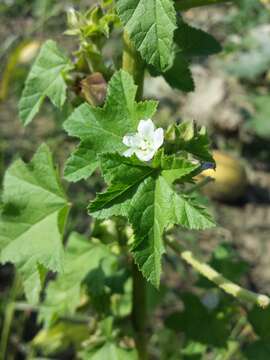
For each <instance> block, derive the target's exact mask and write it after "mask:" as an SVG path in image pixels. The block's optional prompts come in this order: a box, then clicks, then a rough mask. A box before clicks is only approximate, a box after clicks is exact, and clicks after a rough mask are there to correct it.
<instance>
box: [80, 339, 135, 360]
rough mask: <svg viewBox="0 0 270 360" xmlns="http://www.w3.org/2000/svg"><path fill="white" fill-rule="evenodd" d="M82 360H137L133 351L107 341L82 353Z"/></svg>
mask: <svg viewBox="0 0 270 360" xmlns="http://www.w3.org/2000/svg"><path fill="white" fill-rule="evenodd" d="M81 359H82V360H107V359H111V360H137V359H138V357H137V354H136V352H135V351H134V350H128V349H124V348H121V347H120V346H118V345H117V344H116V343H114V342H111V341H108V342H106V343H105V344H103V345H102V346H98V347H96V348H95V349H91V350H89V351H84V352H82V354H81Z"/></svg>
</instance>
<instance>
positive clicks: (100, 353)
mask: <svg viewBox="0 0 270 360" xmlns="http://www.w3.org/2000/svg"><path fill="white" fill-rule="evenodd" d="M91 340H92V341H91ZM90 342H91V344H90V345H89V346H86V348H85V349H84V350H83V351H82V352H81V353H80V359H82V360H88V359H91V360H107V359H112V360H126V359H127V360H137V359H138V356H137V352H136V350H134V349H132V348H127V347H122V346H120V345H119V339H118V334H117V331H115V330H114V328H113V319H112V317H107V318H105V319H104V320H102V321H100V323H99V329H98V331H97V333H96V334H95V335H93V339H91V338H90Z"/></svg>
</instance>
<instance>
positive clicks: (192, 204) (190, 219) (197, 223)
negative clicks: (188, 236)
mask: <svg viewBox="0 0 270 360" xmlns="http://www.w3.org/2000/svg"><path fill="white" fill-rule="evenodd" d="M174 207H175V215H176V222H177V224H180V225H182V226H183V227H185V228H187V229H194V230H204V229H208V228H212V227H214V226H215V223H214V221H213V219H212V216H211V215H210V214H209V213H208V212H207V210H206V209H205V207H204V206H202V205H201V204H200V203H198V202H197V201H196V200H194V199H191V198H189V197H188V196H186V197H185V196H181V195H177V196H175V198H174Z"/></svg>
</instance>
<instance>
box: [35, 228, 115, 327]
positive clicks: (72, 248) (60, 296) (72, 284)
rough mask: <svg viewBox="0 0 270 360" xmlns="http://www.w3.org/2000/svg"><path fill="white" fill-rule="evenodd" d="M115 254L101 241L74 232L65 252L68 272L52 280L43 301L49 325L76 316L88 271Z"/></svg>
mask: <svg viewBox="0 0 270 360" xmlns="http://www.w3.org/2000/svg"><path fill="white" fill-rule="evenodd" d="M108 257H112V254H111V253H110V251H109V250H108V248H106V246H105V245H103V244H101V243H94V242H90V241H88V240H87V239H85V238H84V237H83V236H81V235H79V234H77V233H72V234H71V235H70V237H69V239H68V245H67V248H66V251H65V255H64V272H62V273H61V274H59V276H58V277H57V279H56V280H55V281H51V282H50V283H49V286H48V288H47V291H46V297H45V301H44V303H43V304H42V307H41V312H40V319H41V320H43V321H45V324H46V325H47V326H48V325H50V324H52V323H53V321H55V320H56V319H57V318H59V317H63V316H70V315H72V314H73V313H74V312H75V310H76V308H77V306H78V305H79V303H80V293H81V285H82V282H83V280H84V279H85V278H86V276H87V274H88V273H90V272H91V271H92V270H93V269H96V268H98V267H99V265H100V263H101V261H102V260H103V259H104V258H108Z"/></svg>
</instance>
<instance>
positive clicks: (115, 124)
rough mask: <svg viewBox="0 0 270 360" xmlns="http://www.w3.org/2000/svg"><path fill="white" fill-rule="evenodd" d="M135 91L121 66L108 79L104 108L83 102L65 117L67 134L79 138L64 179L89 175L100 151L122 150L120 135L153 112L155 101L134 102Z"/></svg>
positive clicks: (75, 178)
mask: <svg viewBox="0 0 270 360" xmlns="http://www.w3.org/2000/svg"><path fill="white" fill-rule="evenodd" d="M136 91H137V87H136V86H135V84H134V82H133V79H132V77H131V76H130V75H129V74H128V73H127V72H125V71H123V70H121V71H119V72H117V73H116V74H115V75H114V76H113V77H112V79H111V81H110V82H109V85H108V95H107V99H106V103H105V105H104V107H103V108H98V107H93V106H90V105H88V104H86V103H85V104H83V105H81V106H79V107H78V108H77V109H76V110H75V111H74V112H73V113H72V114H71V116H70V117H69V118H68V119H67V120H66V121H65V123H64V128H65V130H66V131H67V132H68V134H69V135H70V136H74V137H78V138H80V139H81V140H82V142H81V144H80V145H79V147H78V148H77V149H76V150H75V153H74V154H73V155H72V156H71V158H70V159H69V160H68V163H67V165H66V170H65V174H66V178H67V180H70V181H78V180H80V179H81V178H87V177H88V176H90V175H91V174H92V172H93V171H94V170H95V169H96V167H97V165H98V155H99V154H102V153H106V152H123V151H124V150H125V145H123V143H122V140H123V136H124V135H126V134H127V133H129V132H134V131H136V129H137V125H138V123H139V121H140V120H141V119H147V118H151V117H152V116H153V114H154V113H155V111H156V106H157V103H156V102H155V101H144V102H140V103H137V102H136V101H135V96H136ZM87 163H88V165H87Z"/></svg>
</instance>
